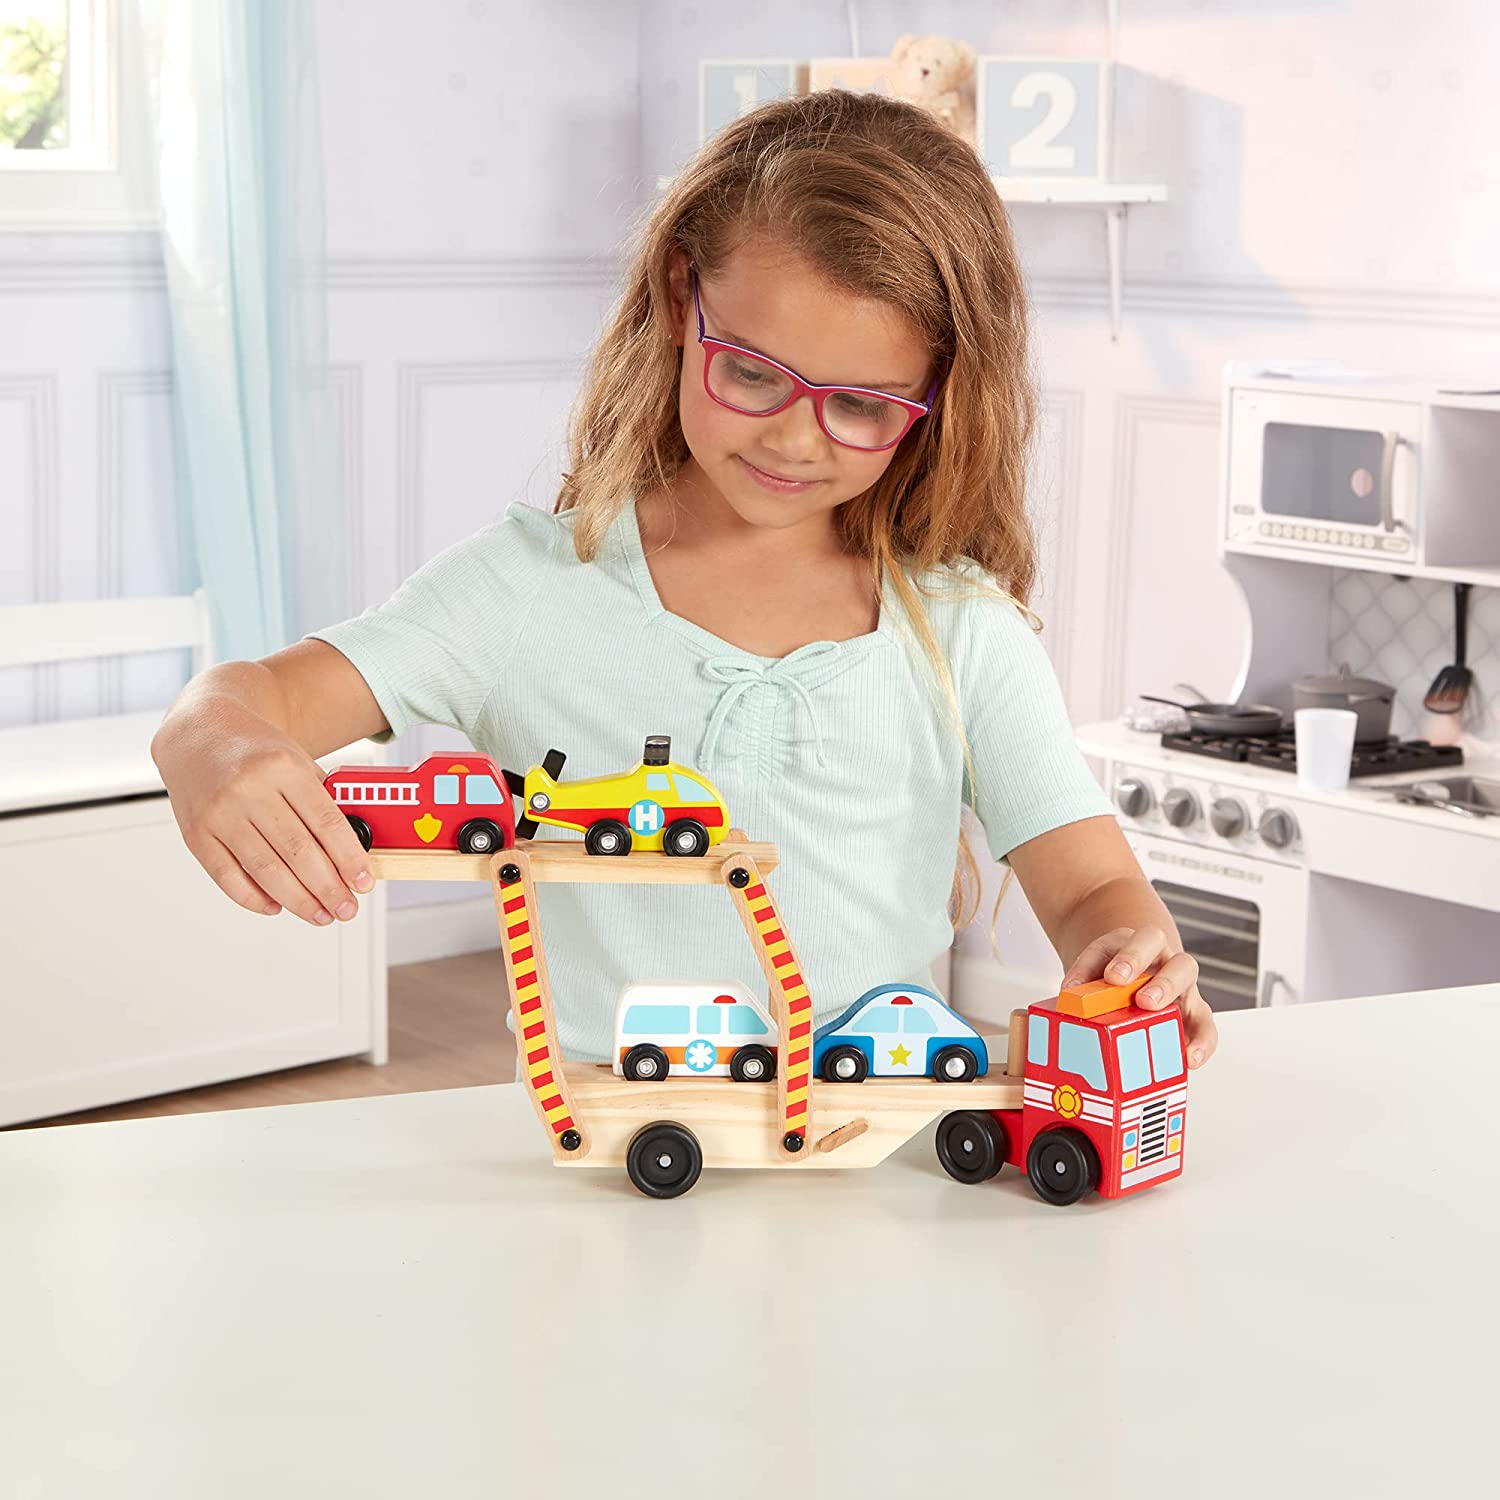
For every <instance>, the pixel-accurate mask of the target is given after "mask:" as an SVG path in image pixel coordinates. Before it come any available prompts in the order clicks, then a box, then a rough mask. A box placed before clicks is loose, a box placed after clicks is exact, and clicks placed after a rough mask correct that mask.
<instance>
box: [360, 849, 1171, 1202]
mask: <svg viewBox="0 0 1500 1500" xmlns="http://www.w3.org/2000/svg"><path fill="white" fill-rule="evenodd" d="M370 864H371V869H372V871H373V873H374V874H375V876H376V877H377V878H379V879H385V880H391V879H397V880H413V879H416V880H488V881H489V882H490V884H491V887H492V889H493V892H494V897H495V909H496V915H497V917H498V920H499V926H500V934H501V950H502V953H503V955H504V959H505V975H506V982H507V986H508V989H509V992H510V1004H511V1009H512V1012H513V1014H514V1017H515V1029H516V1041H517V1045H518V1047H519V1048H520V1051H521V1076H522V1080H523V1081H524V1083H525V1085H526V1088H527V1090H528V1092H529V1093H530V1095H531V1099H532V1103H533V1105H534V1106H535V1108H536V1112H537V1116H538V1118H539V1119H540V1120H541V1121H542V1124H543V1125H544V1126H545V1127H546V1130H547V1135H548V1139H549V1140H550V1142H551V1145H552V1154H553V1159H554V1160H555V1161H556V1162H557V1163H558V1164H559V1165H561V1166H591V1167H614V1166H623V1167H625V1168H626V1170H627V1171H628V1173H629V1175H630V1179H631V1181H632V1182H633V1183H634V1184H635V1185H636V1186H637V1187H638V1188H639V1189H640V1190H641V1191H642V1192H643V1193H646V1194H648V1195H650V1196H652V1197H661V1198H669V1197H676V1196H678V1195H679V1194H680V1193H684V1192H686V1191H687V1190H688V1189H689V1188H690V1187H692V1185H693V1183H694V1182H695V1181H696V1180H697V1178H698V1175H699V1172H700V1170H701V1168H702V1166H703V1165H705V1164H707V1165H710V1166H715V1167H800V1168H817V1167H872V1166H875V1165H877V1164H878V1163H879V1162H881V1161H883V1160H884V1159H885V1158H886V1157H887V1156H889V1155H890V1154H891V1152H893V1151H894V1150H896V1149H897V1147H899V1146H901V1145H903V1144H904V1143H905V1142H907V1141H909V1140H910V1139H911V1138H912V1137H913V1136H915V1135H917V1134H918V1133H919V1132H920V1131H922V1130H923V1129H925V1128H926V1126H928V1125H929V1124H931V1122H932V1121H933V1120H935V1119H937V1118H938V1117H939V1116H940V1115H942V1116H946V1118H945V1119H944V1122H943V1125H942V1126H941V1127H940V1128H939V1131H938V1141H937V1145H938V1155H939V1159H940V1160H941V1162H942V1164H943V1166H944V1168H945V1169H946V1170H947V1171H948V1172H949V1174H950V1175H951V1176H953V1177H955V1178H957V1179H958V1180H959V1181H963V1182H980V1181H984V1180H986V1179H987V1178H989V1177H992V1176H994V1175H995V1173H996V1172H998V1171H999V1169H1000V1167H1001V1166H1002V1165H1003V1164H1004V1163H1005V1162H1007V1161H1011V1162H1014V1163H1015V1164H1016V1165H1018V1166H1021V1167H1022V1168H1023V1170H1026V1171H1027V1173H1028V1175H1029V1176H1030V1177H1031V1180H1032V1183H1033V1186H1034V1187H1035V1188H1036V1189H1037V1192H1038V1194H1039V1196H1041V1197H1043V1198H1045V1199H1047V1200H1048V1201H1050V1202H1057V1203H1063V1202H1072V1201H1074V1199H1076V1198H1077V1197H1079V1196H1081V1195H1082V1193H1083V1192H1085V1191H1087V1190H1088V1189H1089V1188H1091V1187H1096V1186H1097V1187H1098V1188H1099V1190H1100V1192H1101V1193H1102V1194H1104V1195H1105V1196H1116V1195H1118V1194H1119V1193H1121V1192H1126V1191H1130V1190H1132V1188H1133V1187H1134V1186H1145V1185H1146V1184H1147V1182H1148V1181H1154V1180H1158V1179H1159V1178H1160V1177H1161V1176H1163V1175H1168V1170H1167V1169H1166V1168H1163V1169H1162V1170H1159V1171H1152V1172H1151V1173H1150V1174H1149V1176H1148V1177H1146V1178H1144V1179H1143V1180H1141V1181H1139V1182H1137V1183H1129V1182H1124V1181H1122V1174H1121V1172H1120V1171H1119V1170H1118V1161H1119V1158H1120V1152H1119V1150H1118V1149H1117V1147H1118V1139H1116V1140H1114V1141H1106V1140H1103V1139H1101V1136H1100V1132H1101V1130H1103V1129H1104V1128H1105V1122H1104V1120H1103V1114H1104V1106H1105V1105H1106V1104H1110V1103H1112V1104H1113V1109H1112V1114H1113V1123H1112V1128H1113V1129H1114V1131H1115V1135H1116V1137H1118V1136H1119V1134H1120V1132H1121V1130H1122V1129H1123V1128H1124V1125H1125V1123H1127V1122H1128V1108H1129V1102H1130V1101H1125V1100H1121V1099H1119V1098H1115V1099H1113V1100H1112V1101H1111V1099H1110V1098H1109V1097H1108V1095H1109V1094H1110V1093H1113V1094H1114V1095H1118V1094H1119V1093H1120V1090H1119V1088H1118V1075H1117V1074H1112V1075H1111V1078H1110V1080H1103V1081H1109V1082H1113V1083H1114V1084H1115V1087H1114V1088H1113V1089H1112V1090H1110V1089H1100V1090H1098V1091H1097V1092H1090V1091H1089V1090H1087V1089H1086V1088H1083V1087H1079V1086H1076V1085H1077V1084H1078V1080H1076V1079H1073V1080H1072V1081H1071V1082H1069V1081H1068V1079H1069V1078H1071V1075H1065V1076H1064V1077H1063V1078H1062V1080H1061V1081H1055V1080H1053V1079H1052V1077H1051V1076H1050V1074H1047V1073H1046V1069H1047V1063H1048V1060H1047V1059H1043V1061H1042V1062H1041V1063H1040V1064H1038V1062H1037V1056H1036V1042H1035V1037H1036V1034H1037V1033H1036V1031H1035V1025H1036V1023H1035V1022H1028V1017H1029V1016H1031V1015H1034V1014H1036V1013H1037V1012H1038V1010H1039V1009H1042V1007H1038V1006H1033V1007H1031V1010H1030V1011H1029V1012H1028V1011H1017V1012H1015V1013H1014V1014H1013V1015H1012V1017H1011V1026H1010V1033H1009V1036H1008V1038H1007V1039H1006V1040H1007V1046H1006V1047H1005V1048H1001V1049H995V1048H994V1047H993V1046H992V1048H991V1050H992V1055H995V1054H996V1053H997V1051H998V1052H1003V1053H1004V1055H1005V1056H1006V1058H1007V1062H1006V1066H1005V1071H1004V1072H999V1073H997V1072H995V1071H993V1070H992V1071H991V1072H989V1073H988V1074H987V1075H986V1076H984V1077H981V1078H976V1079H974V1080H972V1081H970V1082H965V1083H949V1082H939V1081H936V1080H933V1079H930V1078H911V1079H874V1078H871V1079H866V1080H865V1081H863V1082H861V1083H857V1084H852V1083H831V1082H821V1081H820V1082H817V1083H816V1086H815V1080H814V1076H813V1070H812V1051H813V1006H812V998H811V996H810V995H809V993H808V989H807V984H806V981H805V980H804V978H803V974H802V966H801V963H800V962H799V960H798V958H797V952H796V948H795V947H794V946H793V943H792V940H791V936H790V934H789V933H788V932H787V930H786V926H785V924H784V923H783V921H782V918H781V915H780V913H779V911H778V910H777V907H776V903H775V900H774V898H773V897H772V895H771V892H770V890H769V888H768V886H767V884H766V876H767V874H769V872H770V871H771V870H773V869H774V868H775V867H776V864H777V852H776V847H775V845H774V844H770V843H760V842H752V841H750V840H749V839H748V838H747V837H746V835H745V834H744V833H743V832H742V831H741V830H739V829H730V830H729V832H728V835H727V837H726V838H725V839H724V841H723V842H721V843H719V844H716V845H715V846H714V847H712V848H711V849H709V850H707V851H706V852H705V853H704V854H703V855H702V856H701V857H699V858H695V859H681V858H673V857H670V856H668V855H666V854H662V853H648V852H641V853H633V854H631V855H630V856H629V857H628V858H626V859H600V858H597V857H595V856H592V855H590V854H589V853H588V852H587V851H586V850H585V849H584V847H583V845H582V844H581V843H575V842H572V841H562V840H555V841H554V840H545V841H533V840H528V839H521V840H519V841H518V842H517V843H516V844H515V846H514V847H513V848H510V849H503V850H501V851H500V852H498V853H495V854H491V855H483V854H462V853H451V852H441V851H433V850H410V851H408V850H376V851H375V852H373V853H372V854H371V855H370ZM554 880H568V881H612V882H620V883H626V884H650V883H672V884H695V885H722V886H723V887H724V889H725V890H726V891H728V893H729V895H730V897H731V898H732V900H733V902H734V905H735V909H736V910H737V911H738V913H739V915H740V919H741V921H742V922H743V924H744V927H745V931H746V933H747V934H748V936H749V938H750V942H751V946H752V947H753V948H754V950H755V953H756V956H757V958H758V959H759V961H760V965H761V968H762V969H763V970H764V971H765V975H766V981H767V985H768V989H769V1009H770V1012H771V1015H772V1018H773V1019H774V1020H775V1022H776V1034H777V1049H776V1050H777V1068H776V1077H775V1079H774V1080H772V1081H769V1082H763V1083H752V1082H731V1081H729V1080H726V1079H719V1078H715V1079H702V1080H698V1079H692V1078H670V1079H662V1080H660V1081H657V1082H644V1081H639V1080H632V1079H627V1078H623V1077H621V1076H619V1075H618V1074H616V1073H615V1072H614V1071H613V1069H612V1067H611V1066H610V1065H609V1064H608V1063H603V1064H600V1063H581V1062H568V1061H566V1060H565V1059H564V1058H563V1057H562V1054H561V1052H560V1051H559V1048H558V1043H557V1032H556V1025H555V1020H554V1015H553V1008H552V993H551V988H550V986H549V984H548V979H547V963H546V957H545V955H544V952H543V948H542V940H541V931H540V929H539V927H538V925H537V912H536V886H537V884H538V883H539V882H542V881H554ZM1149 977H1150V976H1149V975H1148V974H1142V975H1140V976H1138V977H1137V978H1136V980H1135V981H1134V982H1133V983H1131V984H1129V985H1125V986H1106V985H1104V984H1103V983H1102V982H1096V983H1095V984H1093V985H1085V986H1082V987H1080V989H1079V990H1078V991H1073V992H1066V993H1065V994H1064V995H1063V996H1060V997H1058V1000H1057V1002H1056V1004H1057V1005H1058V1006H1059V1007H1061V1010H1060V1012H1059V1013H1060V1014H1069V1015H1074V1014H1076V1015H1078V1016H1080V1018H1081V1019H1080V1023H1079V1029H1082V1028H1083V1026H1084V1025H1089V1026H1093V1027H1095V1028H1096V1029H1097V1028H1101V1027H1103V1026H1105V1025H1107V1024H1108V1023H1109V1022H1110V1021H1111V1020H1115V1019H1116V1018H1121V1017H1124V1018H1131V1019H1134V1020H1141V1019H1142V1018H1145V1017H1147V1016H1148V1014H1149V1017H1150V1019H1151V1020H1152V1021H1161V1020H1162V1019H1163V1017H1162V1016H1161V1015H1159V1014H1157V1013H1147V1012H1143V1011H1138V1010H1137V1009H1136V1008H1135V1007H1134V1006H1133V1005H1132V1004H1131V1001H1130V996H1131V995H1132V994H1133V993H1134V991H1135V990H1136V989H1137V988H1139V986H1140V985H1141V984H1144V983H1145V982H1146V980H1147V979H1148V978H1149ZM1075 997H1078V998H1077V1004H1076V1005H1075V1008H1074V1009H1073V1010H1069V1009H1068V1008H1067V1002H1068V1001H1069V1000H1070V999H1073V998H1075ZM1052 1003H1053V1002H1046V1004H1049V1005H1050V1004H1052ZM1084 1010H1087V1012H1088V1016H1087V1018H1086V1019H1083V1011H1084ZM1170 1014H1171V1016H1172V1018H1173V1024H1174V1025H1176V1026H1177V1027H1178V1046H1179V1054H1180V1040H1181V1033H1180V1022H1179V1021H1177V1020H1176V1015H1177V1013H1176V1012H1175V1010H1174V1011H1172V1012H1171V1013H1170ZM1099 1018H1102V1019H1099ZM1028 1025H1029V1026H1030V1027H1031V1030H1030V1032H1029V1037H1030V1040H1028ZM1108 1050H1109V1049H1108V1048H1107V1047H1105V1048H1102V1049H1101V1051H1100V1055H1101V1057H1102V1056H1104V1055H1105V1054H1106V1053H1107V1052H1108ZM1053 1051H1054V1053H1056V1052H1057V1047H1056V1045H1054V1047H1053ZM1111 1056H1112V1054H1111ZM1053 1071H1056V1070H1055V1068H1054V1070H1053ZM1044 1074H1045V1075H1046V1076H1044ZM1044 1090H1045V1092H1046V1095H1047V1098H1046V1100H1044V1099H1043V1098H1042V1091H1044ZM1159 1092H1160V1091H1159ZM1184 1097H1185V1083H1184ZM1135 1103H1136V1104H1137V1106H1138V1107H1139V1106H1140V1104H1141V1101H1140V1100H1136V1101H1135ZM1122 1105H1123V1106H1124V1107H1123V1109H1122ZM1174 1119H1175V1123H1177V1124H1178V1126H1179V1130H1178V1134H1177V1142H1178V1144H1177V1147H1176V1148H1175V1149H1174V1153H1173V1155H1174V1158H1175V1159H1174V1160H1173V1161H1171V1162H1170V1163H1169V1166H1170V1168H1171V1169H1173V1170H1180V1167H1181V1155H1180V1142H1181V1132H1180V1124H1181V1121H1180V1117H1174ZM1023 1120H1024V1121H1025V1127H1024V1129H1023ZM1165 1123H1166V1121H1165V1118H1164V1119H1163V1126H1164V1127H1165ZM1049 1127H1051V1128H1050V1135H1051V1136H1052V1137H1053V1140H1052V1141H1051V1145H1052V1147H1053V1148H1059V1149H1060V1148H1061V1147H1065V1146H1066V1147H1070V1149H1068V1150H1063V1151H1062V1160H1061V1164H1060V1165H1059V1164H1058V1163H1057V1162H1055V1161H1054V1160H1053V1159H1052V1157H1056V1156H1057V1155H1058V1149H1053V1151H1052V1157H1049V1158H1048V1160H1047V1161H1046V1162H1045V1163H1039V1162H1038V1160H1037V1153H1036V1149H1035V1148H1036V1144H1037V1141H1038V1140H1039V1139H1040V1135H1041V1134H1047V1133H1049ZM1059 1127H1061V1128H1059ZM1068 1127H1071V1128H1068ZM1065 1135H1066V1136H1067V1137H1068V1139H1067V1140H1064V1139H1063V1137H1064V1136H1065ZM1101 1147H1103V1148H1104V1149H1101ZM1163 1150H1164V1151H1165V1134H1163ZM1163 1159H1165V1158H1163ZM1039 1166H1044V1167H1045V1175H1044V1177H1043V1178H1042V1179H1041V1180H1039V1179H1038V1176H1037V1171H1038V1168H1039ZM1049 1188H1050V1191H1049Z"/></svg>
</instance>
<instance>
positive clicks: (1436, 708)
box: [1422, 583, 1474, 714]
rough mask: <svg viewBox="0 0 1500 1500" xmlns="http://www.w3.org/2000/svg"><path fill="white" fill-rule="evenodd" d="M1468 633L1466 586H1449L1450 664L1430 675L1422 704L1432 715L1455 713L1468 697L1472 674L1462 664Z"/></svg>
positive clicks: (1467, 586) (1467, 596) (1467, 590)
mask: <svg viewBox="0 0 1500 1500" xmlns="http://www.w3.org/2000/svg"><path fill="white" fill-rule="evenodd" d="M1468 635H1469V585H1468V584H1467V583H1455V584H1454V585H1453V665H1452V666H1451V667H1444V668H1443V670H1442V671H1441V672H1439V673H1438V674H1437V676H1436V677H1435V678H1433V681H1432V686H1431V687H1430V688H1428V689H1427V696H1426V697H1425V698H1424V699H1423V700H1422V706H1423V707H1424V708H1426V709H1428V710H1429V711H1430V712H1432V713H1435V714H1456V713H1459V712H1460V711H1461V710H1462V709H1463V706H1464V701H1465V700H1466V699H1467V698H1468V696H1469V686H1470V684H1471V683H1472V682H1473V681H1474V674H1473V673H1472V672H1471V671H1470V670H1469V669H1468V667H1467V666H1465V665H1464V656H1465V654H1466V653H1467V651H1468V645H1469V642H1468Z"/></svg>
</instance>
